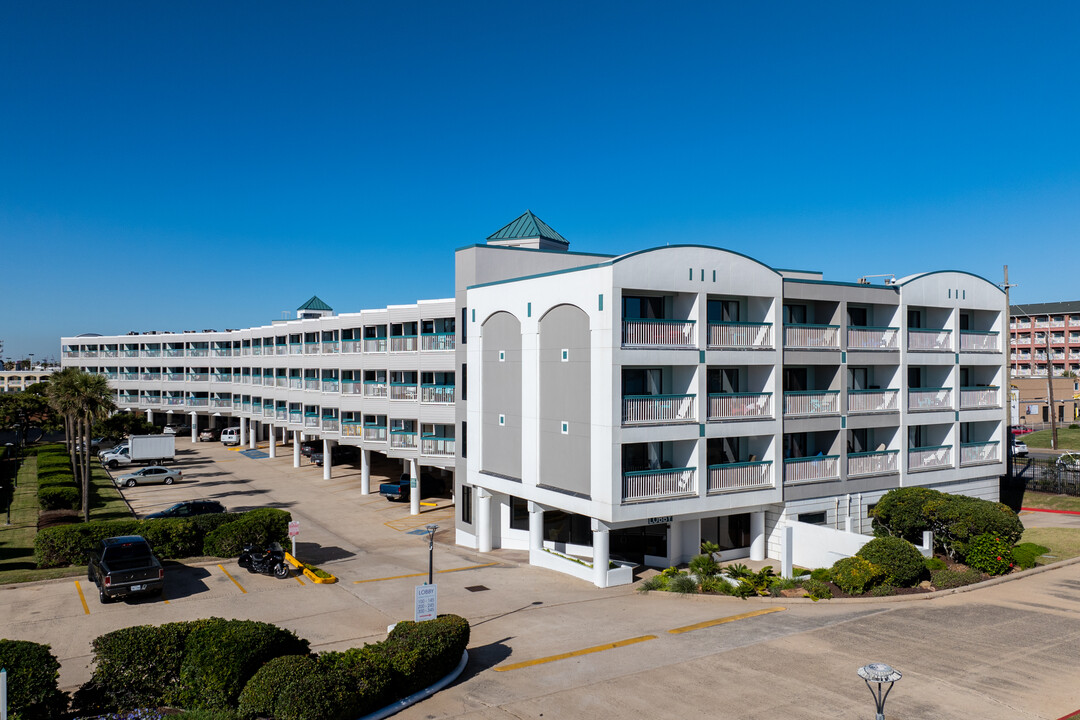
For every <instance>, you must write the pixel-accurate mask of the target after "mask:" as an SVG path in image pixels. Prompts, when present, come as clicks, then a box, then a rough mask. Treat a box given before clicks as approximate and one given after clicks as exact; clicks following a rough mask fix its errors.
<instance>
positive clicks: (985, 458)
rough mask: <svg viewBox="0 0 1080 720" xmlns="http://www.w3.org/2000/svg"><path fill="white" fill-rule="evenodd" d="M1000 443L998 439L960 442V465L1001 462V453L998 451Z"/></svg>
mask: <svg viewBox="0 0 1080 720" xmlns="http://www.w3.org/2000/svg"><path fill="white" fill-rule="evenodd" d="M999 445H1000V443H998V441H997V440H990V441H988V442H974V443H960V467H967V466H968V465H986V464H989V463H996V462H999V461H1000V460H1001V455H1000V454H999V453H998V447H999Z"/></svg>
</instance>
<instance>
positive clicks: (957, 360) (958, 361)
mask: <svg viewBox="0 0 1080 720" xmlns="http://www.w3.org/2000/svg"><path fill="white" fill-rule="evenodd" d="M956 364H957V365H959V364H960V353H956Z"/></svg>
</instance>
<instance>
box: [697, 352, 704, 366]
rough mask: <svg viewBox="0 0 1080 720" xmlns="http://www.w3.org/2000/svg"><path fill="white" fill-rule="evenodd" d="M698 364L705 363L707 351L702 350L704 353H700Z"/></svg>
mask: <svg viewBox="0 0 1080 720" xmlns="http://www.w3.org/2000/svg"><path fill="white" fill-rule="evenodd" d="M698 362H699V363H703V362H705V351H704V350H702V351H700V352H699V353H698Z"/></svg>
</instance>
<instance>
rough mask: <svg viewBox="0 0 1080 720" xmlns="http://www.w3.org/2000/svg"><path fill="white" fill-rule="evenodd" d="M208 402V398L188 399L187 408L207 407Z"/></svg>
mask: <svg viewBox="0 0 1080 720" xmlns="http://www.w3.org/2000/svg"><path fill="white" fill-rule="evenodd" d="M209 405H210V400H209V399H208V398H194V397H189V398H188V399H187V406H188V407H209Z"/></svg>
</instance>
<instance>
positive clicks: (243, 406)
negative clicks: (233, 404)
mask: <svg viewBox="0 0 1080 720" xmlns="http://www.w3.org/2000/svg"><path fill="white" fill-rule="evenodd" d="M240 411H241V412H246V413H249V412H251V401H250V400H244V401H242V402H241V403H240Z"/></svg>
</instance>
